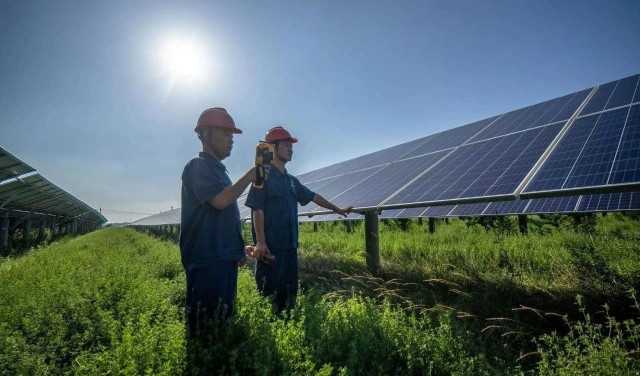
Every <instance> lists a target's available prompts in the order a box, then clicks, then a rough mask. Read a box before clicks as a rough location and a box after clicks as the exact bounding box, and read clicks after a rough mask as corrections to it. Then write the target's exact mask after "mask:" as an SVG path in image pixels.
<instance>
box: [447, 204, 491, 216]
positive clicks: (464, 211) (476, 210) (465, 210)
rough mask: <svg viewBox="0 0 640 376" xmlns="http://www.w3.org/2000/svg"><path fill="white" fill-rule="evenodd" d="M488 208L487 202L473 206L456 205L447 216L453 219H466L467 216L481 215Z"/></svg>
mask: <svg viewBox="0 0 640 376" xmlns="http://www.w3.org/2000/svg"><path fill="white" fill-rule="evenodd" d="M487 206H489V203H487V202H479V203H474V204H460V205H456V207H455V208H454V209H453V210H452V211H451V212H449V215H451V216H455V217H468V216H477V215H482V213H484V211H485V210H486V209H487Z"/></svg>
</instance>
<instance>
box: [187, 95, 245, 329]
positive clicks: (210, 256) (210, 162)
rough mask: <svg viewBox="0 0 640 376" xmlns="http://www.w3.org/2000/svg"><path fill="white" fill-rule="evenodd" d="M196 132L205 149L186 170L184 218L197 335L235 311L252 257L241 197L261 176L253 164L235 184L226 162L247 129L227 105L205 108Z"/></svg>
mask: <svg viewBox="0 0 640 376" xmlns="http://www.w3.org/2000/svg"><path fill="white" fill-rule="evenodd" d="M195 132H196V133H197V135H198V138H199V139H200V142H201V143H202V152H201V153H200V154H199V156H198V157H196V158H193V159H192V160H190V161H189V163H187V165H186V166H185V168H184V171H183V173H182V208H181V215H182V216H181V220H180V254H181V259H182V265H183V267H184V271H185V274H186V279H187V295H186V306H187V321H188V324H189V335H190V336H191V337H195V336H198V335H199V334H203V333H202V332H203V330H205V329H206V328H207V327H208V323H209V322H210V321H211V320H212V319H216V321H218V322H224V321H225V320H224V319H226V318H228V317H230V316H231V314H232V313H233V304H234V300H235V295H236V286H237V278H238V264H239V262H241V261H242V260H244V258H245V257H246V256H245V249H244V248H245V246H244V241H243V239H242V231H241V223H240V211H239V208H238V204H237V202H236V200H237V199H238V197H240V195H241V194H242V192H243V191H244V190H245V189H246V188H247V186H249V184H250V183H251V182H253V181H255V176H256V172H255V167H253V168H251V169H250V170H249V171H247V173H245V174H244V176H242V177H241V178H240V179H239V180H238V181H237V182H235V183H232V181H231V179H230V178H229V175H228V174H227V171H226V168H225V166H224V164H222V161H223V160H224V159H225V158H227V157H228V156H229V155H231V150H232V149H233V136H234V135H235V134H240V133H242V131H241V130H240V129H238V128H237V127H236V125H235V123H234V121H233V118H232V117H231V115H229V114H228V113H227V111H226V110H225V109H224V108H219V107H216V108H210V109H208V110H205V111H204V112H203V113H202V114H201V115H200V118H199V119H198V123H197V125H196V128H195ZM221 319H222V320H221Z"/></svg>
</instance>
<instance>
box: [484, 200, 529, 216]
mask: <svg viewBox="0 0 640 376" xmlns="http://www.w3.org/2000/svg"><path fill="white" fill-rule="evenodd" d="M528 204H529V200H515V201H497V202H492V203H490V204H489V206H488V207H487V209H486V210H485V211H484V215H507V214H521V213H523V212H524V209H525V208H526V207H527V205H528Z"/></svg>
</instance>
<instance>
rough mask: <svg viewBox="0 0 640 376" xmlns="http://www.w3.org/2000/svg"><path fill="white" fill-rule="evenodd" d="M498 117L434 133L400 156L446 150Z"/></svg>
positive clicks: (457, 144) (408, 156)
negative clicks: (419, 144)
mask: <svg viewBox="0 0 640 376" xmlns="http://www.w3.org/2000/svg"><path fill="white" fill-rule="evenodd" d="M497 118H498V117H497V116H494V117H491V118H488V119H484V120H481V121H477V122H475V123H470V124H467V125H463V126H461V127H457V128H453V129H449V130H446V131H443V132H440V133H436V134H435V135H432V136H431V137H429V138H428V140H426V141H425V142H424V143H423V144H422V145H421V146H419V147H417V148H415V149H414V150H411V151H408V152H407V153H406V154H405V155H403V156H402V158H411V157H415V156H418V155H424V154H428V153H433V152H436V151H441V150H448V149H451V148H454V147H456V146H459V145H461V144H463V143H464V142H466V141H468V140H470V139H471V138H472V137H473V136H474V135H476V134H477V133H478V132H480V131H481V130H482V129H484V128H485V127H486V126H487V125H489V124H491V123H492V122H493V121H495V120H496V119H497Z"/></svg>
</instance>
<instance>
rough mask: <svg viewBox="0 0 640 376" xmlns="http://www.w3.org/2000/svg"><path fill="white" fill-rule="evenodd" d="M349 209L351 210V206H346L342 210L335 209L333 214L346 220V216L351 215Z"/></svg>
mask: <svg viewBox="0 0 640 376" xmlns="http://www.w3.org/2000/svg"><path fill="white" fill-rule="evenodd" d="M351 209H353V206H347V207H346V208H342V209H340V208H337V210H335V212H336V213H338V214H340V215H341V216H343V217H345V218H346V217H347V214H349V213H351Z"/></svg>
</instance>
